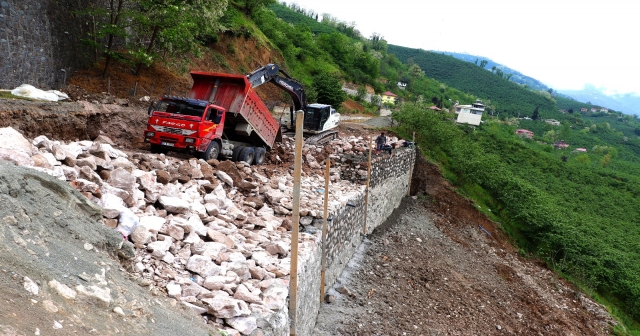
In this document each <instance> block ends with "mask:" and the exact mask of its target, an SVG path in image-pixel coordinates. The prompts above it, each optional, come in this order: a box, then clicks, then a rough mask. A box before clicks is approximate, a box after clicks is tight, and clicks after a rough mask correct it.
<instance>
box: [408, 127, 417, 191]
mask: <svg viewBox="0 0 640 336" xmlns="http://www.w3.org/2000/svg"><path fill="white" fill-rule="evenodd" d="M415 142H416V132H413V138H412V139H411V143H412V144H413V150H414V156H415V151H416V148H417V147H416V144H415ZM412 177H413V160H411V157H409V187H408V188H407V196H411V178H412Z"/></svg>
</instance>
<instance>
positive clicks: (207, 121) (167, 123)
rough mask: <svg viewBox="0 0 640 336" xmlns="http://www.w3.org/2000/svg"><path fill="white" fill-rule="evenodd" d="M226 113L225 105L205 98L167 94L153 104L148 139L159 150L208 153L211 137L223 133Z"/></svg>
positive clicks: (146, 139)
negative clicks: (204, 99) (211, 102)
mask: <svg viewBox="0 0 640 336" xmlns="http://www.w3.org/2000/svg"><path fill="white" fill-rule="evenodd" d="M225 116H226V110H225V109H224V108H222V107H220V106H217V105H214V104H210V103H209V102H206V101H203V100H197V99H189V98H181V97H164V98H162V99H161V100H160V101H158V102H157V103H155V104H152V105H151V106H150V107H149V121H148V123H147V129H146V130H145V132H144V138H145V142H149V143H150V144H151V151H152V152H156V153H164V152H167V151H169V150H171V151H179V152H188V153H192V154H195V153H196V152H199V153H204V152H206V151H207V149H208V147H209V145H210V144H211V141H216V139H218V140H219V139H220V138H221V137H222V133H223V128H224V127H223V125H224V122H225ZM218 147H221V146H218ZM219 149H220V148H218V154H219ZM211 154H213V155H214V156H216V157H217V155H216V153H215V152H214V153H211ZM210 156H211V155H210Z"/></svg>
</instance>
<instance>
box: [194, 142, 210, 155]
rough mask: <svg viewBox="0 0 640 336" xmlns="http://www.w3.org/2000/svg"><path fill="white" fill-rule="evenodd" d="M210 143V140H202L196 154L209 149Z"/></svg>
mask: <svg viewBox="0 0 640 336" xmlns="http://www.w3.org/2000/svg"><path fill="white" fill-rule="evenodd" d="M210 143H211V139H202V142H201V143H200V146H198V148H197V149H196V150H197V151H198V152H204V151H206V150H207V148H209V144H210Z"/></svg>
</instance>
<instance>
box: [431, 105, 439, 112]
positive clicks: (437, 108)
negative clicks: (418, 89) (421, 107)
mask: <svg viewBox="0 0 640 336" xmlns="http://www.w3.org/2000/svg"><path fill="white" fill-rule="evenodd" d="M429 108H430V109H432V110H434V111H442V109H441V108H439V107H437V106H435V105H432V106H430V107H429Z"/></svg>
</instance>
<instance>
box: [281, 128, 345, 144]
mask: <svg viewBox="0 0 640 336" xmlns="http://www.w3.org/2000/svg"><path fill="white" fill-rule="evenodd" d="M282 134H283V135H286V136H288V137H291V138H293V137H295V136H296V132H293V131H291V130H289V129H286V128H283V130H282ZM337 138H338V131H335V130H328V131H324V132H322V133H319V134H313V135H310V133H305V134H304V143H306V144H309V145H323V144H325V143H328V142H329V141H331V140H333V139H337Z"/></svg>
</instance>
